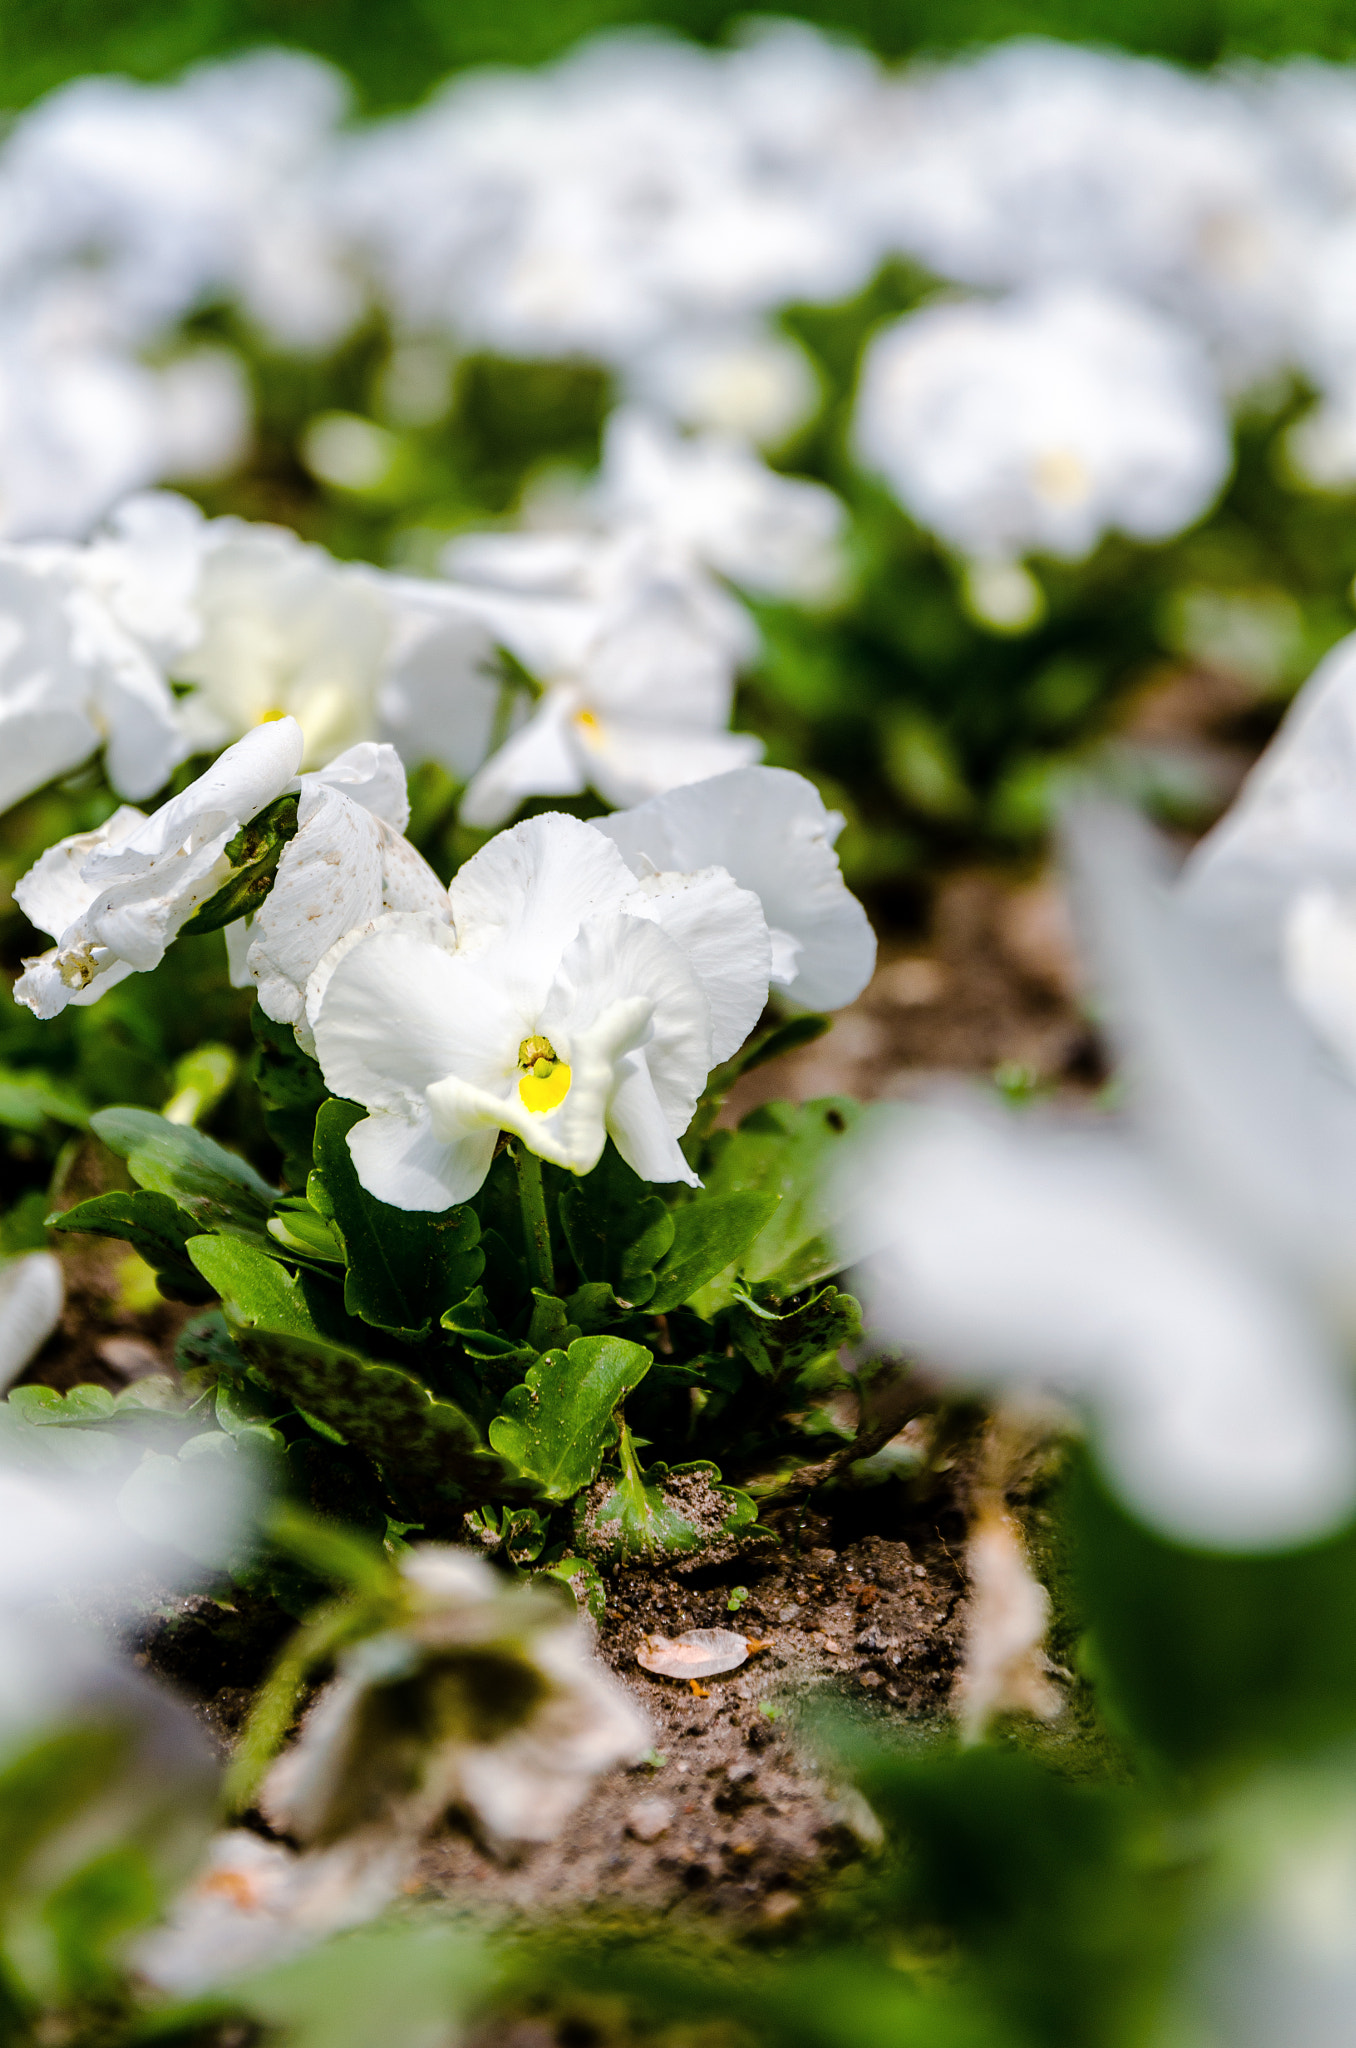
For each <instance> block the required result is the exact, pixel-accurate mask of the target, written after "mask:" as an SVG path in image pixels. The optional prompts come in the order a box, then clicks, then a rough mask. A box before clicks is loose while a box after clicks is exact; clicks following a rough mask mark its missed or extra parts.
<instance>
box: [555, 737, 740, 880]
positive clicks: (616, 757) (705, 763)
mask: <svg viewBox="0 0 1356 2048" xmlns="http://www.w3.org/2000/svg"><path fill="white" fill-rule="evenodd" d="M579 738H580V756H581V760H582V762H583V765H584V769H585V773H586V775H587V779H588V781H589V782H590V783H591V784H592V786H593V787H594V789H596V790H597V792H598V794H599V796H601V797H603V798H604V799H605V800H606V801H607V802H608V803H610V804H638V803H642V802H643V801H644V800H645V799H646V798H647V797H652V796H657V795H659V794H660V793H661V792H662V791H664V790H669V789H674V788H676V787H678V785H680V784H682V783H687V782H698V781H701V780H702V779H703V778H705V777H709V776H713V775H723V774H725V773H726V772H727V770H730V769H734V768H743V767H745V766H747V765H749V764H750V763H752V762H754V761H756V760H757V759H758V757H759V755H760V754H761V753H762V751H763V742H762V741H761V740H758V739H754V737H753V736H752V734H751V733H743V732H701V731H698V730H697V729H695V728H693V727H689V726H679V725H660V724H651V723H649V722H648V721H647V720H642V719H638V718H631V717H621V716H616V715H611V714H609V715H607V716H601V715H600V716H598V717H597V718H596V719H595V720H594V722H593V723H592V724H591V725H588V726H581V728H580V734H579ZM707 864H708V863H706V862H703V863H702V865H703V866H706V865H707ZM722 865H724V863H722Z"/></svg>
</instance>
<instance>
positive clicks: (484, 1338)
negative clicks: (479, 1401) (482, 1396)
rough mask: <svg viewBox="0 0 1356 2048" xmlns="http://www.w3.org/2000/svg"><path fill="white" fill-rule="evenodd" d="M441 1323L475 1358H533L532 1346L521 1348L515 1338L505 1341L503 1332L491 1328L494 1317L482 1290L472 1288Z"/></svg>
mask: <svg viewBox="0 0 1356 2048" xmlns="http://www.w3.org/2000/svg"><path fill="white" fill-rule="evenodd" d="M440 1320H441V1323H442V1327H443V1328H444V1329H445V1330H450V1331H451V1332H452V1335H453V1336H454V1337H460V1339H461V1341H462V1344H463V1345H464V1346H465V1348H466V1351H467V1353H468V1354H469V1356H470V1357H472V1358H481V1359H484V1358H494V1359H505V1358H530V1357H532V1356H533V1355H534V1347H533V1346H532V1345H529V1344H522V1343H520V1342H519V1340H518V1339H517V1338H516V1337H506V1336H505V1335H504V1333H503V1332H502V1330H499V1329H496V1328H493V1327H492V1325H493V1323H494V1317H493V1315H492V1314H491V1313H490V1305H489V1303H488V1302H487V1301H486V1299H485V1290H484V1288H483V1287H473V1288H472V1289H471V1292H470V1293H469V1294H468V1295H467V1297H466V1299H465V1300H464V1301H459V1302H457V1303H456V1304H455V1305H454V1306H453V1307H452V1308H450V1309H448V1311H447V1313H446V1315H444V1316H443V1317H442V1318H441V1319H440Z"/></svg>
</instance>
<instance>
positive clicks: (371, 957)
mask: <svg viewBox="0 0 1356 2048" xmlns="http://www.w3.org/2000/svg"><path fill="white" fill-rule="evenodd" d="M314 1028H315V1041H316V1057H317V1058H318V1059H319V1061H320V1066H321V1071H322V1072H323V1074H324V1076H325V1081H326V1085H327V1086H328V1087H329V1088H331V1089H332V1090H333V1091H334V1093H335V1094H336V1095H346V1096H349V1097H350V1098H351V1099H352V1100H353V1101H355V1102H362V1103H365V1104H366V1105H367V1107H368V1108H369V1109H398V1110H402V1111H404V1112H405V1113H406V1114H408V1115H410V1116H417V1115H422V1113H423V1106H424V1094H425V1090H426V1089H428V1088H429V1087H430V1086H431V1085H432V1084H433V1083H434V1082H437V1081H441V1080H443V1079H444V1077H445V1076H446V1075H448V1074H452V1073H459V1074H462V1075H463V1076H465V1077H466V1079H467V1080H469V1081H470V1082H471V1083H472V1084H473V1085H474V1086H476V1087H490V1086H493V1085H494V1084H495V1083H496V1082H498V1083H500V1084H501V1085H502V1083H503V1079H504V1076H505V1075H506V1073H509V1072H512V1071H513V1069H514V1067H515V1066H516V1062H517V1052H518V1045H519V1042H520V1040H521V1038H522V1036H523V1032H524V1026H523V1023H522V1019H521V1016H520V1014H519V1013H518V1011H517V1010H516V1009H515V1007H514V1006H513V1004H512V1002H511V1001H510V999H509V998H508V997H507V996H506V994H505V992H504V990H503V989H502V987H501V986H500V985H499V984H498V983H497V981H496V980H495V979H494V978H493V977H492V976H491V975H488V974H481V973H478V972H477V971H476V968H475V966H474V965H473V963H471V962H470V961H466V960H462V959H460V958H458V957H457V956H456V955H454V954H451V953H449V952H447V951H445V950H444V949H443V948H442V947H441V946H438V945H436V944H433V943H431V942H430V941H429V940H428V939H426V938H423V937H420V936H417V935H416V934H415V933H413V932H410V931H405V930H390V929H384V928H383V927H382V926H381V925H378V927H377V929H376V930H375V931H373V932H372V934H371V935H370V937H367V938H365V939H363V940H361V941H360V942H359V943H358V944H357V945H355V946H354V947H353V948H352V949H351V950H350V951H349V952H347V953H345V955H344V956H343V958H342V959H341V960H340V961H339V963H338V965H337V966H336V967H335V969H334V971H333V973H332V974H331V976H330V979H329V984H328V986H327V987H326V989H325V993H324V997H323V1000H322V1001H321V1003H320V1005H319V1009H318V1012H317V1014H316V1016H315V1020H314Z"/></svg>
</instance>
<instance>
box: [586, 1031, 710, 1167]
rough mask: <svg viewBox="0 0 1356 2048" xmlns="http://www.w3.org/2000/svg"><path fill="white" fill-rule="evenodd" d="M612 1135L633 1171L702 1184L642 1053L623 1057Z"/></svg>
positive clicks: (610, 1113) (611, 1119)
mask: <svg viewBox="0 0 1356 2048" xmlns="http://www.w3.org/2000/svg"><path fill="white" fill-rule="evenodd" d="M607 1129H608V1135H609V1137H610V1138H611V1139H612V1142H613V1144H614V1145H615V1146H616V1148H617V1150H618V1151H619V1152H620V1153H621V1156H622V1158H623V1159H624V1160H625V1161H626V1163H627V1165H628V1166H629V1167H630V1169H631V1171H632V1173H637V1174H639V1175H640V1178H641V1179H642V1180H649V1181H674V1180H681V1181H686V1182H687V1184H688V1186H689V1187H694V1188H695V1187H700V1186H701V1182H700V1181H699V1180H698V1178H697V1176H696V1174H695V1173H694V1172H693V1171H692V1168H691V1167H690V1166H689V1165H688V1163H687V1161H686V1159H684V1157H683V1155H682V1152H681V1150H680V1149H679V1145H678V1140H677V1139H676V1138H675V1137H674V1135H673V1132H672V1131H671V1130H670V1129H669V1124H668V1119H667V1117H666V1116H665V1114H664V1109H663V1105H662V1104H661V1102H660V1100H659V1097H658V1095H656V1093H655V1087H654V1082H653V1081H652V1080H651V1078H650V1070H649V1068H648V1067H647V1066H646V1064H645V1061H644V1058H643V1056H642V1055H641V1054H639V1053H631V1054H629V1055H628V1056H627V1058H626V1059H625V1060H624V1061H623V1070H622V1076H621V1080H620V1081H619V1082H618V1084H617V1087H616V1090H615V1091H614V1093H613V1096H612V1102H611V1106H610V1108H609V1109H608V1113H607Z"/></svg>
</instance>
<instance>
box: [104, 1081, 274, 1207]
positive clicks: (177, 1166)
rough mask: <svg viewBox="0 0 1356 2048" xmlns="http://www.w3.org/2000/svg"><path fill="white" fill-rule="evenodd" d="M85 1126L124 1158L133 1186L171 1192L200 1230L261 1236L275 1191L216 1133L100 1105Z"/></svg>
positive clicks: (143, 1112)
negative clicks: (229, 1150)
mask: <svg viewBox="0 0 1356 2048" xmlns="http://www.w3.org/2000/svg"><path fill="white" fill-rule="evenodd" d="M90 1127H91V1129H92V1130H93V1131H94V1132H95V1133H96V1134H97V1135H98V1136H99V1137H100V1138H102V1139H103V1141H104V1143H105V1145H107V1146H108V1148H109V1150H110V1152H116V1153H117V1154H118V1155H119V1157H120V1158H122V1159H125V1160H126V1161H127V1170H128V1172H129V1173H130V1174H131V1176H132V1178H133V1180H134V1181H135V1182H136V1183H137V1186H138V1187H141V1188H146V1189H148V1190H149V1191H150V1192H151V1193H153V1194H160V1195H171V1196H172V1197H173V1198H174V1200H175V1201H176V1202H177V1203H178V1205H179V1207H180V1208H181V1209H184V1210H187V1212H188V1214H189V1215H190V1216H192V1217H194V1218H196V1220H197V1225H198V1229H199V1230H200V1231H203V1230H219V1231H224V1232H225V1233H226V1234H227V1235H228V1236H243V1237H252V1238H258V1239H260V1240H264V1239H265V1232H266V1230H267V1227H268V1218H269V1212H270V1211H271V1209H272V1207H273V1204H274V1202H275V1201H276V1200H277V1195H278V1191H277V1189H276V1188H271V1187H270V1186H269V1184H268V1182H267V1181H266V1180H263V1179H261V1178H260V1176H259V1175H258V1174H257V1173H256V1172H255V1170H254V1168H253V1167H252V1166H251V1165H250V1163H249V1161H248V1160H246V1159H241V1158H240V1157H239V1156H238V1155H237V1154H236V1153H234V1152H228V1151H227V1150H226V1147H225V1146H224V1145H218V1143H217V1141H216V1139H215V1138H209V1137H207V1136H206V1135H205V1133H204V1132H202V1131H195V1130H194V1129H192V1127H191V1126H190V1125H188V1124H172V1123H168V1122H167V1121H166V1119H165V1118H164V1117H163V1116H156V1115H155V1113H154V1111H152V1110H149V1109H122V1108H118V1109H101V1110H99V1111H97V1113H96V1114H95V1115H94V1116H92V1117H91V1118H90Z"/></svg>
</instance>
